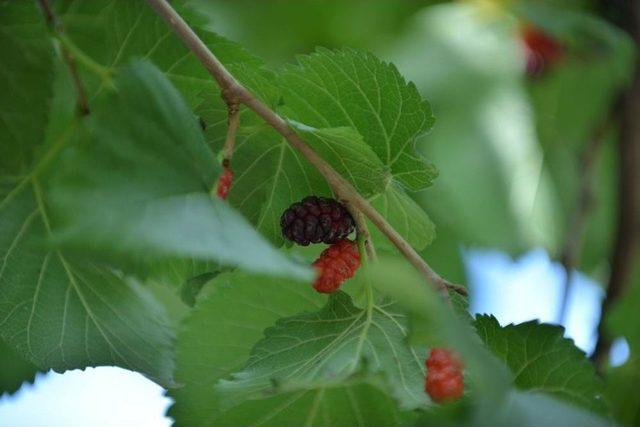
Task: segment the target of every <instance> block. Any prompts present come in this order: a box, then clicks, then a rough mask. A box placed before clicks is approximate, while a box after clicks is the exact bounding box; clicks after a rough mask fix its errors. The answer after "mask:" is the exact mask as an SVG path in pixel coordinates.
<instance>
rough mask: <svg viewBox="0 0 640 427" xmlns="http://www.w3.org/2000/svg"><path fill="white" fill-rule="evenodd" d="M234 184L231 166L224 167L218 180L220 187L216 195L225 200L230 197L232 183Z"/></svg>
mask: <svg viewBox="0 0 640 427" xmlns="http://www.w3.org/2000/svg"><path fill="white" fill-rule="evenodd" d="M232 182H233V171H232V170H231V168H230V167H229V166H224V170H223V171H222V174H221V175H220V178H218V187H217V188H216V194H217V195H218V197H220V198H221V199H223V200H225V199H226V198H227V196H228V195H229V189H230V188H231V183H232Z"/></svg>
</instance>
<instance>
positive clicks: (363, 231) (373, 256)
mask: <svg viewBox="0 0 640 427" xmlns="http://www.w3.org/2000/svg"><path fill="white" fill-rule="evenodd" d="M347 207H349V205H347ZM349 211H350V212H351V216H353V219H354V220H355V222H356V232H357V235H358V239H362V241H363V244H364V248H365V250H366V252H367V257H368V258H369V259H370V260H371V261H376V260H377V259H378V254H377V253H376V248H375V247H374V246H373V241H372V240H371V233H370V232H369V227H368V226H367V220H366V219H365V216H364V214H363V213H362V212H360V211H359V210H357V209H353V208H350V207H349Z"/></svg>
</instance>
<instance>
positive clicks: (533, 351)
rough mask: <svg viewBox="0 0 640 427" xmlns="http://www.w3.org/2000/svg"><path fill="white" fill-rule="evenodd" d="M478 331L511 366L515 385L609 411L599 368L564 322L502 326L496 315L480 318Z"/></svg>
mask: <svg viewBox="0 0 640 427" xmlns="http://www.w3.org/2000/svg"><path fill="white" fill-rule="evenodd" d="M475 325H476V329H477V330H478V334H479V335H480V337H482V339H483V340H484V341H485V343H486V344H487V346H488V347H489V348H490V349H491V350H492V351H493V352H494V353H495V354H496V355H497V356H499V357H500V358H501V359H502V360H504V361H505V363H506V364H507V365H508V366H509V368H510V369H511V371H512V372H513V375H514V383H515V385H516V386H517V387H518V388H520V389H523V390H535V391H541V392H545V393H548V394H551V395H553V396H556V397H558V398H560V399H563V400H566V401H568V402H571V403H574V404H576V405H580V406H583V407H585V408H588V409H590V410H593V411H595V412H598V413H605V412H606V411H607V406H606V403H605V402H604V399H603V394H604V389H603V383H602V381H601V380H600V379H599V378H598V376H597V375H596V372H595V368H594V367H593V365H592V364H591V363H590V362H589V360H588V359H587V358H586V357H585V354H584V353H583V352H582V351H581V350H579V349H578V348H577V347H576V346H575V345H574V344H573V342H572V341H571V340H570V339H567V338H564V337H563V333H564V329H563V328H562V327H560V326H555V325H548V324H540V323H538V322H537V321H531V322H526V323H522V324H519V325H508V326H505V327H500V324H499V323H498V321H497V320H496V318H495V317H493V316H488V315H480V316H478V317H477V319H476V323H475Z"/></svg>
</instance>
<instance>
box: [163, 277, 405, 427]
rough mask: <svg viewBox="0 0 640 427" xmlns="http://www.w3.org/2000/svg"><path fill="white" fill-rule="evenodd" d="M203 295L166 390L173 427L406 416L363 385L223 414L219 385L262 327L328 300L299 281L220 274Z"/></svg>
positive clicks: (299, 394)
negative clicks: (173, 379) (173, 382)
mask: <svg viewBox="0 0 640 427" xmlns="http://www.w3.org/2000/svg"><path fill="white" fill-rule="evenodd" d="M203 292H204V293H205V295H206V296H205V297H204V298H203V299H201V300H199V301H198V303H197V305H196V307H195V309H194V311H193V312H192V314H191V315H190V316H189V317H188V318H187V319H186V320H185V322H184V324H183V327H182V329H181V331H180V333H179V336H178V347H177V367H176V381H178V382H179V383H181V384H183V386H182V387H181V388H176V389H172V390H170V392H169V394H170V395H171V397H173V398H174V400H175V403H174V405H173V406H172V407H171V408H170V410H169V412H168V415H169V416H171V417H172V418H173V419H174V420H175V422H176V426H198V427H202V426H211V425H217V426H218V425H219V426H237V425H261V426H282V425H362V426H364V425H380V426H391V425H398V424H401V423H402V422H405V421H407V420H409V419H411V417H412V414H411V413H403V412H399V411H398V409H397V407H396V405H395V402H394V401H393V399H391V398H390V397H388V396H387V395H386V394H384V393H382V392H381V391H379V390H378V389H376V388H374V387H372V386H369V385H365V384H361V385H356V384H343V385H338V386H336V387H333V388H324V387H319V388H311V389H306V390H300V391H294V392H289V393H283V394H279V395H277V396H272V397H266V398H265V399H260V400H249V401H246V402H243V403H241V404H240V405H238V406H236V407H235V408H232V409H230V410H224V409H223V408H222V406H221V405H220V401H219V399H218V395H217V394H216V393H214V386H215V384H216V382H217V381H218V380H219V379H220V378H223V377H225V376H226V375H228V374H229V373H231V372H233V371H235V370H238V369H240V368H241V367H242V366H243V365H244V364H245V363H246V360H247V358H248V357H249V354H250V351H251V347H252V345H253V344H254V343H255V342H256V341H258V340H260V338H262V337H263V331H264V329H265V328H267V327H268V326H270V325H272V324H273V323H274V322H275V321H276V320H277V319H279V318H283V317H288V316H292V315H294V314H297V313H300V312H304V311H316V310H318V309H319V308H320V307H321V306H322V304H323V302H324V301H325V297H323V296H321V295H319V294H317V293H315V292H313V291H312V290H311V289H310V287H309V286H308V285H305V284H303V283H297V282H290V281H289V282H283V281H279V280H276V279H273V278H266V277H257V276H250V275H246V274H241V273H226V274H222V275H220V276H218V277H217V278H216V279H215V280H213V281H212V282H210V283H209V284H207V285H206V286H205V289H204V290H203ZM267 301H268V304H265V302H267Z"/></svg>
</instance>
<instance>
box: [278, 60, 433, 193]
mask: <svg viewBox="0 0 640 427" xmlns="http://www.w3.org/2000/svg"><path fill="white" fill-rule="evenodd" d="M297 59H298V64H299V65H298V66H290V67H287V68H285V70H284V71H283V72H282V76H281V79H280V84H281V87H282V92H283V96H284V102H285V105H286V106H287V107H288V108H289V109H291V110H292V118H293V119H295V120H298V121H300V122H302V123H305V124H306V125H309V126H313V127H317V128H326V127H339V126H350V127H352V128H354V129H355V130H357V131H358V132H359V133H360V134H361V135H362V136H363V138H364V141H365V142H366V143H367V144H368V145H369V146H370V147H371V148H372V149H373V151H374V152H375V153H376V155H377V156H378V157H379V159H380V160H381V161H382V163H383V164H384V165H385V166H386V167H387V168H388V169H389V171H390V172H391V174H392V175H393V177H394V178H396V179H397V180H398V181H399V182H401V183H402V184H403V185H405V186H407V187H409V188H411V189H413V190H420V189H422V188H424V187H425V186H427V185H429V184H431V181H432V180H433V179H434V178H435V176H436V171H435V168H434V167H433V166H431V165H429V164H427V163H426V162H425V161H424V160H423V159H421V158H419V156H418V155H417V154H416V153H415V152H414V150H413V144H414V143H415V138H416V137H417V136H418V135H420V134H422V133H424V132H425V131H427V130H428V129H429V128H430V127H431V126H432V125H433V122H434V119H433V116H432V115H431V108H430V107H429V104H428V103H427V102H426V101H423V100H422V98H421V97H420V94H419V93H418V91H417V90H416V88H415V86H414V85H413V84H407V83H406V82H405V80H404V78H403V77H402V76H401V75H400V73H399V72H398V70H397V69H396V68H395V66H393V65H391V64H387V63H384V62H382V61H380V60H379V59H378V58H376V57H375V56H373V55H371V54H366V53H362V52H359V51H356V50H352V49H343V50H338V51H329V50H326V49H318V51H317V52H316V53H314V54H311V55H307V56H299V57H298V58H297Z"/></svg>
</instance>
